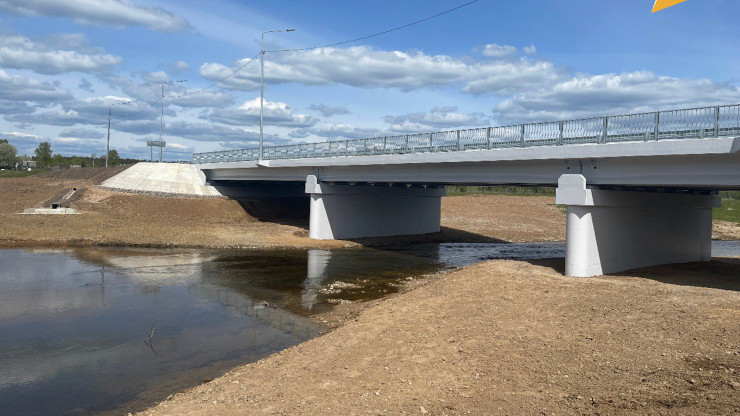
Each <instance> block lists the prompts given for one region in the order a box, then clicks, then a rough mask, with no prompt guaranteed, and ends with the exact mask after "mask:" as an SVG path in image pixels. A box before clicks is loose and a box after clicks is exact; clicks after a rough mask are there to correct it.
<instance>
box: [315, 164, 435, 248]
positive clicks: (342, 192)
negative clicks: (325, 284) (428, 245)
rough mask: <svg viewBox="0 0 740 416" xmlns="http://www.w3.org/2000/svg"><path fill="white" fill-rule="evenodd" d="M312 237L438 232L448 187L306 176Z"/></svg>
mask: <svg viewBox="0 0 740 416" xmlns="http://www.w3.org/2000/svg"><path fill="white" fill-rule="evenodd" d="M306 193H307V194H310V195H311V214H310V228H309V236H310V237H311V238H315V239H318V240H335V239H348V238H361V237H381V236H394V235H409V234H427V233H435V232H438V231H439V229H440V219H441V207H442V196H444V195H445V193H446V191H445V188H444V187H428V188H407V187H390V186H387V185H385V186H381V185H380V184H378V185H375V186H370V185H332V184H328V183H322V182H319V181H318V180H317V178H316V176H314V175H308V177H307V178H306Z"/></svg>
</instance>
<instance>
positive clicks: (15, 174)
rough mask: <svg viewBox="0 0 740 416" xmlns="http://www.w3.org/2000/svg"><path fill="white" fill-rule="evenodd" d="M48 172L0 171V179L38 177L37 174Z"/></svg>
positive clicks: (40, 170)
mask: <svg viewBox="0 0 740 416" xmlns="http://www.w3.org/2000/svg"><path fill="white" fill-rule="evenodd" d="M44 172H48V170H43V169H34V170H32V171H27V170H0V178H24V177H26V176H33V175H38V174H39V173H44Z"/></svg>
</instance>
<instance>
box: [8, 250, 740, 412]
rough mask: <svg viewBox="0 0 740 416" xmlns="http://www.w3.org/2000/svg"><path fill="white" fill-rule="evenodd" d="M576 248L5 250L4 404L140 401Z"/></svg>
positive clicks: (61, 408) (63, 407) (123, 406)
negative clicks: (342, 306) (350, 308)
mask: <svg viewBox="0 0 740 416" xmlns="http://www.w3.org/2000/svg"><path fill="white" fill-rule="evenodd" d="M713 250H714V251H713V252H714V254H715V255H724V256H729V255H734V256H737V255H740V244H738V243H736V242H730V243H724V242H715V244H714V247H713ZM563 256H564V244H563V243H536V244H425V245H415V246H403V247H389V248H385V249H383V250H370V249H362V250H340V251H327V250H308V251H299V250H278V251H269V250H268V251H265V250H260V251H257V250H255V251H239V252H236V251H209V250H148V249H69V250H0V369H2V371H0V409H2V412H0V413H2V414H29V415H33V414H39V415H41V414H49V413H61V414H68V413H74V414H83V415H84V414H92V413H101V412H103V413H104V412H106V411H112V412H114V413H116V414H119V413H125V412H128V411H132V410H136V409H141V408H143V407H146V406H147V405H149V404H152V403H155V402H157V401H160V400H162V399H163V398H165V397H166V396H167V395H168V394H171V393H172V392H174V391H178V390H181V389H184V388H187V387H190V386H193V385H196V384H198V383H200V382H201V381H202V380H203V379H204V378H206V377H208V378H212V377H215V376H218V375H219V374H221V373H223V372H224V371H226V370H227V369H230V368H232V367H234V366H236V365H239V364H241V363H245V362H249V361H253V360H257V359H259V358H261V357H264V356H266V355H269V354H271V353H273V352H276V351H279V350H282V349H284V348H287V347H289V346H291V345H295V344H297V343H299V342H302V341H304V340H307V339H310V338H311V337H314V336H316V335H317V334H318V333H319V332H321V331H323V330H325V328H324V327H322V326H320V325H318V324H316V323H314V322H313V321H311V320H309V319H308V318H307V316H310V315H312V314H315V313H319V312H322V311H324V310H326V309H327V308H330V307H331V306H332V305H333V304H336V303H340V302H354V301H363V300H370V299H375V298H378V297H381V296H383V295H385V294H387V293H391V292H394V291H396V290H398V288H399V286H400V283H401V282H400V281H402V280H406V279H407V278H409V277H416V276H419V275H421V274H425V273H434V272H437V271H440V270H444V269H447V268H450V267H458V266H466V265H470V264H473V263H476V262H479V261H481V260H486V259H492V258H510V259H531V258H545V257H563Z"/></svg>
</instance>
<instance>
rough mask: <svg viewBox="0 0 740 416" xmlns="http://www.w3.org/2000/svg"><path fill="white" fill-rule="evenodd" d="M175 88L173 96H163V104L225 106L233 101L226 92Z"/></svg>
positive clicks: (196, 106) (232, 97)
mask: <svg viewBox="0 0 740 416" xmlns="http://www.w3.org/2000/svg"><path fill="white" fill-rule="evenodd" d="M198 91H200V90H195V89H193V90H188V89H184V88H182V89H177V90H176V91H174V94H176V95H175V96H173V97H169V96H167V97H165V105H167V104H174V105H178V106H180V107H192V108H200V107H227V106H229V105H231V104H233V103H234V96H233V95H231V94H229V93H228V92H223V91H213V90H206V91H202V92H198Z"/></svg>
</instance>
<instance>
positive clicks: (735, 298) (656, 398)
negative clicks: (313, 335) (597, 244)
mask: <svg viewBox="0 0 740 416" xmlns="http://www.w3.org/2000/svg"><path fill="white" fill-rule="evenodd" d="M561 267H562V261H549V262H548V261H541V262H533V263H527V262H514V261H491V262H487V263H482V264H478V265H475V266H472V267H469V268H466V269H462V270H459V271H456V272H452V273H449V274H443V275H439V276H437V277H435V278H430V279H428V280H427V281H426V282H425V283H424V284H421V285H420V286H419V287H417V288H415V289H414V290H411V291H409V292H407V293H403V294H400V295H397V296H395V297H392V298H389V299H385V300H381V301H379V302H378V303H377V304H376V305H374V306H372V307H370V308H368V309H366V310H364V311H362V312H360V313H359V314H358V315H357V316H356V318H354V319H350V320H349V321H347V322H346V323H345V324H344V325H342V326H340V327H339V328H337V329H335V330H334V331H332V332H330V333H328V334H326V335H324V336H322V337H320V338H317V339H314V340H311V341H308V342H306V343H304V344H301V345H298V346H296V347H294V348H291V349H289V350H286V351H283V352H281V353H278V354H275V355H273V356H271V357H269V358H267V359H265V360H262V361H259V362H256V363H253V364H249V365H245V366H242V367H239V368H236V369H234V370H233V371H231V372H229V373H228V374H226V375H224V376H222V377H219V378H217V379H216V380H214V381H213V382H210V383H208V384H204V385H202V386H199V387H196V388H194V389H192V390H190V391H187V392H184V393H179V394H175V395H174V396H172V397H171V398H170V399H169V400H167V401H165V402H163V403H161V404H159V405H158V406H156V407H153V408H151V409H149V410H147V411H145V412H142V413H141V414H147V415H148V414H157V415H161V414H171V415H186V414H193V415H195V414H198V415H205V414H209V415H233V414H286V415H287V414H291V415H292V414H306V415H314V414H378V413H379V414H522V415H532V414H547V415H550V414H635V413H638V414H687V415H688V414H691V415H695V414H730V413H733V412H738V411H740V409H739V408H740V405H738V403H740V374H738V371H740V327H739V326H738V324H737V319H738V316H740V292H739V290H740V280H738V276H740V260H737V259H725V260H716V261H713V262H712V263H710V264H689V265H683V266H662V267H654V268H649V269H644V270H640V271H636V272H632V273H626V274H622V275H615V276H608V277H599V278H591V279H580V278H566V277H563V276H562V275H561V270H560V268H561Z"/></svg>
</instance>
